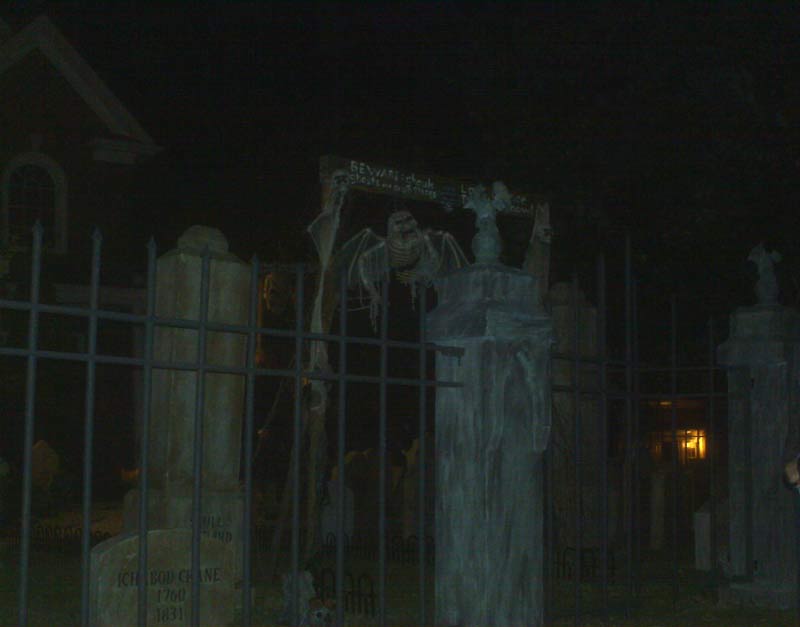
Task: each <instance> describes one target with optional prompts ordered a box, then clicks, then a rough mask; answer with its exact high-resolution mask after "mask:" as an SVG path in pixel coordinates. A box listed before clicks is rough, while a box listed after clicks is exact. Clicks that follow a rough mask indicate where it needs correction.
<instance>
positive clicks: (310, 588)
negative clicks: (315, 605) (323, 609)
mask: <svg viewBox="0 0 800 627" xmlns="http://www.w3.org/2000/svg"><path fill="white" fill-rule="evenodd" d="M281 579H282V581H283V611H282V612H281V615H280V618H279V619H278V623H279V624H281V625H290V624H291V620H292V598H293V595H294V593H295V585H294V583H295V579H294V577H292V573H284V574H283V576H282V577H281ZM296 587H297V619H298V623H297V624H298V625H308V624H309V610H310V607H309V604H310V601H311V599H313V598H314V597H316V596H317V595H316V592H315V591H314V577H313V576H312V575H311V573H310V572H308V571H307V570H304V571H301V572H299V573H297V586H296Z"/></svg>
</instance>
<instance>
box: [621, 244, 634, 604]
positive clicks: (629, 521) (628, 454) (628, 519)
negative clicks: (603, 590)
mask: <svg viewBox="0 0 800 627" xmlns="http://www.w3.org/2000/svg"><path fill="white" fill-rule="evenodd" d="M632 283H633V276H632V268H631V236H630V233H626V234H625V464H624V469H625V472H624V475H625V476H624V490H623V492H624V494H625V496H624V503H625V540H626V544H625V546H626V555H625V558H626V562H627V573H628V589H627V595H626V606H625V614H626V616H627V617H630V614H631V603H632V599H633V591H634V585H635V581H634V577H635V573H634V572H633V502H632V499H633V490H632V474H633V473H632V470H633V469H632V463H631V461H632V452H633V451H632V449H633V411H632V409H633V408H632V403H633V337H632V335H633V329H632V327H633V321H632V313H633V312H632V308H633V306H632V297H633V294H632Z"/></svg>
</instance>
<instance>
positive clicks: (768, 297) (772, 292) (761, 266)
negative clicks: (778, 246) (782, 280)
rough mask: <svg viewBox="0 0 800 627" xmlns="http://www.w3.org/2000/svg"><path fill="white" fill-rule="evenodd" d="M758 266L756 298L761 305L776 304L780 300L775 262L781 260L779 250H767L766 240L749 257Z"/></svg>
mask: <svg viewBox="0 0 800 627" xmlns="http://www.w3.org/2000/svg"><path fill="white" fill-rule="evenodd" d="M747 260H748V261H752V262H753V263H754V264H756V268H758V281H756V286H755V290H756V299H757V300H758V304H759V305H775V304H777V302H778V292H779V290H778V280H777V279H776V278H775V268H774V266H775V264H776V263H778V262H779V261H780V260H781V255H780V253H779V252H777V251H774V250H773V251H772V252H770V253H768V252H767V249H766V248H764V242H761V243H760V244H759V245H758V246H756V247H755V248H753V250H751V251H750V254H749V255H748V257H747Z"/></svg>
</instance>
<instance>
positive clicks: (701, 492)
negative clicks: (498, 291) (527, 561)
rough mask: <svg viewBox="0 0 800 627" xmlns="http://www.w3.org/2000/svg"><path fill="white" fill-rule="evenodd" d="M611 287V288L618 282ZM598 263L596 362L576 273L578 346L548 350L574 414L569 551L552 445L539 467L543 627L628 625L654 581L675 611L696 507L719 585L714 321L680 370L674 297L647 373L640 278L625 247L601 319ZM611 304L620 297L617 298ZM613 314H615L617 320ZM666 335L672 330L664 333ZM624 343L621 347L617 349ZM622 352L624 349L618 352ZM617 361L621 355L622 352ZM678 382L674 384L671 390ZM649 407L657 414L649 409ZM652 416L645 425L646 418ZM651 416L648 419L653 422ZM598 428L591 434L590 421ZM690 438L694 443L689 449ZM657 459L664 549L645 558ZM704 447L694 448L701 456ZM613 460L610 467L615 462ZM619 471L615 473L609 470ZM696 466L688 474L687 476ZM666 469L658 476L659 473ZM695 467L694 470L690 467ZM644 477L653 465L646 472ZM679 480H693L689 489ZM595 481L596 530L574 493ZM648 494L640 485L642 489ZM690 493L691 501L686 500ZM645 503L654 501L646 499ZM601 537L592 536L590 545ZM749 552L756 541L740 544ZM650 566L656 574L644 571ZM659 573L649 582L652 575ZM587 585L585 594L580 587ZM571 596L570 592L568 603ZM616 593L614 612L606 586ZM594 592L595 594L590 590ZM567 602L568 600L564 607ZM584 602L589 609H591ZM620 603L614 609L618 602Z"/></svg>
mask: <svg viewBox="0 0 800 627" xmlns="http://www.w3.org/2000/svg"><path fill="white" fill-rule="evenodd" d="M617 285H619V282H617ZM607 292H608V289H607V285H606V261H605V257H604V256H600V257H599V258H598V260H597V265H596V290H595V294H596V298H597V304H596V312H597V319H596V320H597V326H596V338H597V350H596V355H594V356H587V355H586V347H584V346H582V345H581V340H580V338H581V336H582V334H581V324H582V322H581V320H580V314H579V307H578V306H577V305H576V303H578V302H579V288H578V280H577V275H574V276H573V281H572V285H571V302H572V303H573V307H574V310H573V313H574V319H573V323H574V329H573V332H572V336H573V338H574V340H573V343H572V346H571V347H570V349H569V350H568V351H567V352H561V353H558V352H554V353H553V354H552V359H553V362H554V364H555V363H558V362H562V363H568V364H569V365H570V373H571V381H570V382H569V383H568V384H554V385H553V391H554V395H555V394H559V393H560V394H562V395H569V396H571V398H572V402H573V406H574V407H575V414H574V422H573V424H572V428H573V431H572V433H571V436H572V438H573V440H572V452H573V455H574V457H573V459H572V461H573V463H574V478H573V479H574V482H575V484H574V494H575V495H576V505H575V507H574V510H573V512H572V513H573V516H574V534H573V537H572V539H571V542H570V541H567V542H568V544H567V545H564V543H563V541H562V542H559V539H558V538H557V533H556V530H557V523H556V515H555V509H556V507H555V502H554V499H555V496H556V495H555V494H554V488H553V486H554V485H557V484H556V477H554V475H553V468H554V465H555V460H554V459H553V455H554V450H553V447H552V446H551V447H550V448H549V449H548V451H547V453H546V458H545V482H546V485H547V486H548V488H547V499H546V504H547V505H546V506H547V511H546V513H545V530H546V531H545V535H546V542H545V544H546V546H545V555H546V559H545V569H546V573H545V617H546V620H545V622H546V623H548V624H549V623H550V622H552V621H555V620H557V619H561V620H563V619H564V618H566V617H568V616H572V617H573V619H574V623H575V624H576V625H579V624H583V621H585V620H587V619H589V618H592V619H598V618H599V619H600V620H603V621H604V624H608V621H609V619H610V617H611V616H612V615H613V616H617V617H620V616H625V617H631V616H632V615H635V614H634V613H635V611H636V608H637V607H639V605H640V599H641V596H642V592H643V589H645V588H646V587H647V586H648V585H650V584H653V583H658V584H664V583H668V584H669V585H670V587H671V597H672V602H673V606H674V605H675V603H676V602H677V601H678V599H679V596H680V594H681V585H682V584H681V579H682V574H681V569H691V568H692V567H694V564H690V563H688V562H689V560H690V557H691V549H692V548H693V541H694V540H695V538H694V537H693V533H692V532H693V530H692V528H691V516H692V513H693V512H694V511H695V510H696V509H699V505H700V503H701V502H702V499H704V498H707V505H708V513H709V517H710V524H709V525H708V527H709V532H710V533H709V535H710V537H709V538H708V540H709V542H710V546H709V553H710V555H709V559H708V562H709V563H708V586H709V587H710V588H712V587H715V586H716V585H717V584H718V583H720V582H721V580H722V577H721V573H720V566H719V558H720V556H719V555H718V554H717V548H718V546H719V545H720V542H721V540H722V538H720V537H718V535H717V534H716V533H715V530H716V529H717V528H718V525H717V520H716V519H717V515H718V511H717V510H718V507H719V503H720V500H721V498H720V494H719V486H720V485H721V484H722V482H721V481H720V479H723V478H724V477H726V467H725V462H726V460H725V455H724V448H725V446H724V445H725V442H724V441H722V442H720V440H719V438H718V437H717V436H718V434H719V433H720V431H721V430H720V428H719V427H720V423H721V422H722V420H724V416H725V412H726V410H727V400H728V398H729V395H728V393H727V384H726V383H725V372H724V370H722V369H720V368H719V367H718V366H717V365H716V361H715V351H716V345H717V343H718V342H719V338H717V337H715V331H714V324H713V320H712V319H709V321H708V326H707V347H706V351H705V353H706V356H705V363H704V364H700V365H692V366H686V365H679V363H678V337H677V329H678V319H677V307H676V300H675V298H672V299H671V305H670V312H669V314H670V319H669V323H668V324H667V325H661V326H660V328H661V329H665V330H664V331H662V332H661V335H662V337H663V338H664V339H666V340H668V342H669V351H668V354H669V361H668V363H666V364H665V365H663V366H660V365H652V364H647V363H645V362H643V361H641V359H640V354H639V318H638V311H637V295H636V280H635V276H634V270H633V267H632V260H631V243H630V239H629V238H626V247H625V256H624V292H623V294H622V297H623V299H624V303H622V304H623V308H622V317H621V319H619V318H617V319H615V320H609V314H608V310H609V308H608V306H607V302H606V299H607ZM616 296H617V298H619V297H620V294H619V293H616ZM619 313H620V312H619V311H617V314H619ZM611 325H615V326H616V327H617V331H618V333H617V339H618V340H620V339H621V340H622V341H621V342H618V344H617V345H616V346H615V347H614V348H617V349H618V351H617V352H618V354H617V356H616V358H615V357H613V356H612V355H611V350H610V347H609V344H608V340H607V337H608V331H609V327H610V326H611ZM666 329H668V331H667V330H666ZM620 344H621V345H620ZM619 349H622V350H621V351H619ZM619 353H621V354H619ZM679 381H681V386H679ZM587 402H588V403H590V404H591V406H592V407H593V411H592V412H591V415H588V416H583V415H582V413H583V412H585V408H586V403H587ZM687 403H691V404H692V406H693V409H694V411H693V413H692V421H693V422H692V427H693V428H691V429H687V427H686V425H685V424H682V420H681V417H680V415H679V414H685V413H686V412H685V411H684V410H683V409H684V408H682V407H681V405H682V404H687ZM654 407H655V411H654ZM648 414H649V415H648ZM653 414H655V416H654V415H653ZM589 420H594V421H596V423H595V424H593V425H591V424H588V422H587V421H589ZM590 427H593V428H594V430H595V431H596V433H597V434H598V436H599V440H600V441H599V442H597V443H596V446H597V448H598V449H599V453H600V455H599V466H598V467H597V468H592V469H590V470H589V471H588V472H587V469H586V467H585V465H584V462H583V459H582V458H583V456H584V455H586V454H587V451H586V450H585V447H586V440H585V438H584V437H582V432H583V431H585V430H587V429H588V428H590ZM689 440H691V442H690V441H689ZM659 448H660V449H661V450H660V454H661V458H662V463H663V465H664V466H666V468H665V469H664V470H665V473H664V474H665V476H666V477H668V478H669V481H668V482H667V483H668V485H667V486H666V489H665V493H666V495H667V496H669V497H670V498H669V499H668V501H669V503H668V504H667V505H666V507H665V513H666V518H667V520H665V521H663V524H664V525H665V529H664V531H665V534H664V544H663V550H662V551H660V552H657V551H653V550H651V548H650V546H648V543H647V542H646V540H647V538H646V534H647V532H648V531H650V532H651V534H652V531H653V527H654V525H655V524H656V521H654V520H653V518H654V512H653V511H650V510H652V507H651V506H650V504H649V503H647V502H645V498H644V497H645V496H646V495H644V494H643V482H642V480H641V477H642V473H641V471H642V466H643V465H648V466H652V459H648V456H649V455H651V454H652V453H654V452H656V450H657V449H659ZM701 449H702V450H701ZM612 456H614V457H615V459H612ZM615 463H616V465H615ZM692 464H694V467H693V470H692V471H691V472H690V471H688V470H687V468H689V467H691V465H692ZM662 468H663V466H662ZM698 468H702V472H695V471H694V469H698ZM615 469H616V470H617V471H619V474H620V475H621V478H620V479H621V480H620V481H619V482H618V483H621V485H618V486H617V487H619V488H621V489H620V490H619V492H621V494H619V501H620V502H618V503H617V504H616V506H615V507H614V509H616V516H617V517H619V518H621V525H620V526H621V533H614V530H612V529H610V528H609V523H610V521H612V520H614V518H615V514H614V512H612V505H613V504H612V503H610V498H609V497H610V495H611V494H613V493H614V489H613V486H612V485H611V479H610V471H613V470H615ZM649 471H650V472H649V475H650V476H652V467H651V468H650V469H649ZM687 474H688V475H691V476H689V477H688V479H687ZM592 480H594V481H599V484H600V487H601V489H600V496H601V513H600V515H599V520H598V519H597V518H595V519H593V520H589V519H587V516H586V512H583V511H582V506H583V502H584V499H583V498H582V492H583V491H584V490H586V489H587V488H586V486H587V484H588V483H590V482H591V481H592ZM687 481H688V483H689V484H690V486H691V489H693V490H697V493H698V496H697V498H696V499H694V501H693V502H691V503H689V502H687V503H683V502H682V501H681V498H682V497H681V495H682V494H684V493H685V492H686V491H685V490H684V488H686V485H687ZM645 487H646V486H645ZM692 494H695V493H694V492H692ZM650 496H652V495H650ZM589 524H593V525H597V524H599V525H600V526H601V529H600V533H599V537H600V541H599V543H598V542H595V543H594V544H593V545H592V546H587V545H586V544H585V542H584V534H585V533H586V532H587V531H588V529H587V527H588V525H589ZM597 535H598V534H595V537H596V536H597ZM748 542H752V538H748ZM656 561H658V562H659V564H658V565H657V566H656V567H651V566H652V564H650V562H656ZM656 571H657V572H658V574H655V575H654V574H653V573H654V572H656ZM587 584H588V587H587ZM568 586H571V594H568V593H567V590H568ZM612 586H613V587H614V593H615V594H614V595H613V596H614V598H615V599H616V600H615V601H614V602H612V601H611V596H612V595H611V594H610V591H611V588H612ZM592 588H595V590H592ZM570 596H571V598H570ZM589 597H591V601H589V600H587V599H588V598H589ZM619 599H622V601H621V602H620V601H619Z"/></svg>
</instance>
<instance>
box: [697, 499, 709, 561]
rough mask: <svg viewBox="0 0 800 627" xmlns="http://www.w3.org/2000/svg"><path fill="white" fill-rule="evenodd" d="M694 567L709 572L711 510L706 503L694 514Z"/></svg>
mask: <svg viewBox="0 0 800 627" xmlns="http://www.w3.org/2000/svg"><path fill="white" fill-rule="evenodd" d="M693 522H694V567H695V568H696V569H697V570H711V508H710V507H709V505H708V503H706V504H705V505H703V506H702V507H701V508H700V509H698V510H697V511H696V512H695V513H694V521H693Z"/></svg>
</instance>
